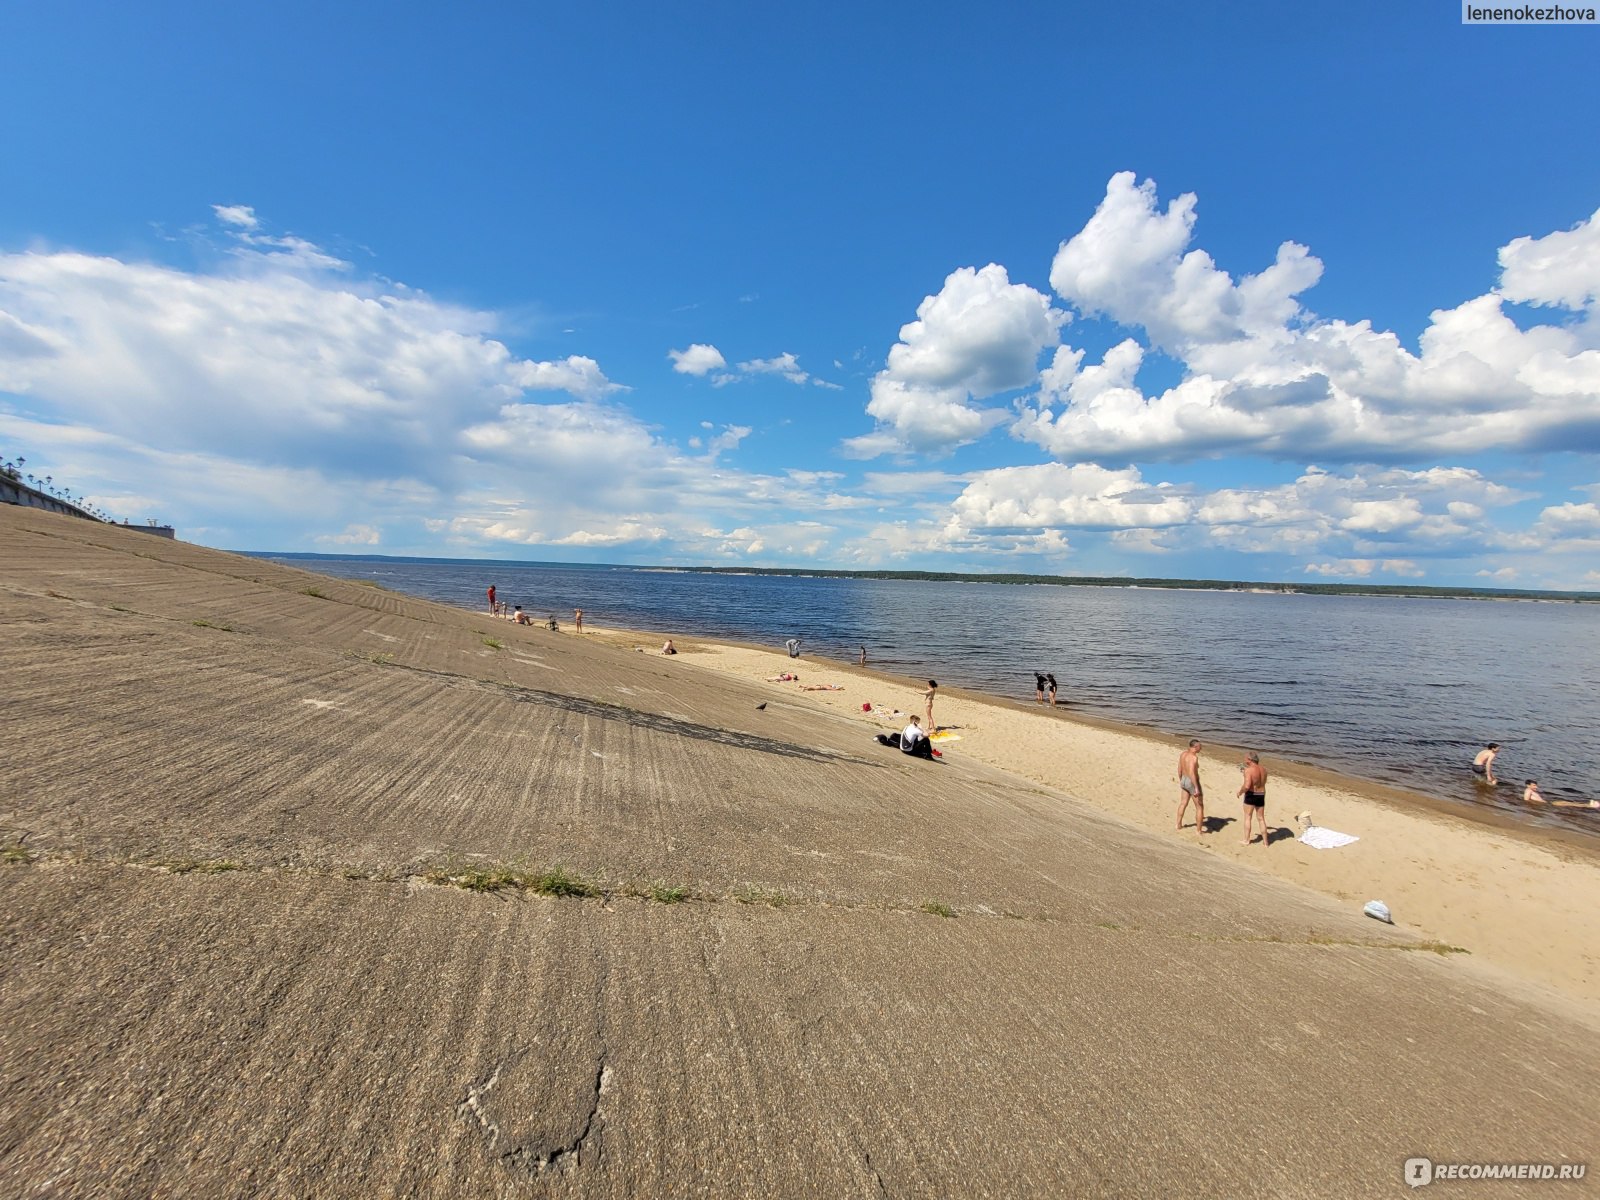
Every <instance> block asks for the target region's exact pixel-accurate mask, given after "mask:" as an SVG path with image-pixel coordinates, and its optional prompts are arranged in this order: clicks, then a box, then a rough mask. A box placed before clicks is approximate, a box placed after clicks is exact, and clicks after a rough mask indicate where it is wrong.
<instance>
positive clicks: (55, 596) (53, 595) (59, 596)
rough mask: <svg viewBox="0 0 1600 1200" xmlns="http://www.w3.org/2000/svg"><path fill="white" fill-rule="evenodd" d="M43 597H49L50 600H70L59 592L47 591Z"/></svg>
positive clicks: (69, 597)
mask: <svg viewBox="0 0 1600 1200" xmlns="http://www.w3.org/2000/svg"><path fill="white" fill-rule="evenodd" d="M45 595H46V596H49V597H50V599H52V600H71V599H72V597H71V596H63V595H62V594H61V593H60V592H50V591H47V592H45Z"/></svg>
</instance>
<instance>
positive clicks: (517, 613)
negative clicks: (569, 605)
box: [486, 583, 583, 633]
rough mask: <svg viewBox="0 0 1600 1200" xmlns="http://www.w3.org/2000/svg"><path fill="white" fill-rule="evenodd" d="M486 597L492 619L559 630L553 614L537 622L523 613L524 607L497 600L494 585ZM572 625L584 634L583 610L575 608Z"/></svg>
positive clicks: (491, 585) (490, 587)
mask: <svg viewBox="0 0 1600 1200" xmlns="http://www.w3.org/2000/svg"><path fill="white" fill-rule="evenodd" d="M486 595H487V596H488V597H489V615H490V616H491V617H499V618H500V619H501V620H503V621H514V622H515V623H516V624H518V625H543V626H544V627H545V628H546V629H557V628H559V625H558V624H557V622H556V616H555V614H554V613H551V614H550V615H549V616H548V617H546V618H545V619H544V620H543V621H535V620H534V619H533V618H532V617H530V616H529V615H528V614H527V613H525V612H523V611H522V605H520V604H511V603H510V602H508V601H505V600H498V599H496V598H495V586H494V584H492V583H491V584H490V585H489V588H488V591H487V593H486ZM572 624H573V625H574V627H576V629H577V631H578V632H579V633H582V632H583V609H581V608H575V609H573V610H572Z"/></svg>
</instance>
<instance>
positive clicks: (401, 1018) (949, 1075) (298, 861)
mask: <svg viewBox="0 0 1600 1200" xmlns="http://www.w3.org/2000/svg"><path fill="white" fill-rule="evenodd" d="M0 563H3V564H4V566H3V568H0V679H3V680H4V682H5V699H4V705H3V709H0V825H4V826H5V831H4V833H3V835H0V836H3V837H4V839H5V841H6V842H7V844H8V851H7V853H6V855H5V858H6V860H7V861H6V862H4V863H0V930H3V932H0V938H3V948H4V954H5V971H4V974H3V977H0V1084H3V1086H0V1194H3V1195H6V1196H13V1195H15V1196H34V1195H37V1196H45V1195H51V1196H56V1195H65V1196H73V1195H82V1196H89V1195H95V1196H100V1195H125V1196H145V1195H263V1196H286V1197H287V1196H295V1197H302V1196H319V1195H342V1196H354V1195H363V1196H364V1195H408V1196H409V1195H418V1196H445V1195H450V1196H457V1195H498V1196H561V1195H584V1196H640V1195H650V1196H668V1195H671V1196H677V1195H707V1196H745V1195H775V1196H790V1195H794V1196H810V1195H816V1196H824V1195H826V1196H857V1195H859V1196H885V1195H886V1196H929V1195H967V1196H1018V1195H1039V1196H1056V1195H1074V1194H1079V1195H1083V1194H1096V1195H1130V1196H1132V1195H1140V1196H1143V1195H1151V1194H1166V1195H1245V1194H1270V1195H1283V1196H1302V1195H1303V1196H1326V1195H1395V1194H1399V1193H1400V1192H1401V1191H1402V1185H1401V1164H1402V1163H1403V1161H1404V1160H1405V1159H1406V1158H1408V1157H1409V1156H1411V1155H1414V1154H1428V1155H1431V1156H1432V1157H1434V1158H1436V1159H1440V1160H1447V1159H1467V1160H1504V1159H1511V1160H1516V1161H1551V1162H1558V1163H1559V1162H1563V1161H1572V1160H1576V1161H1584V1160H1586V1159H1588V1158H1589V1157H1590V1156H1591V1153H1592V1147H1594V1146H1595V1145H1596V1140H1597V1139H1596V1133H1597V1132H1600V1121H1597V1118H1596V1117H1595V1115H1594V1111H1593V1097H1594V1090H1595V1084H1596V1081H1597V1080H1600V1051H1597V1050H1596V1049H1595V1045H1596V1041H1595V1038H1594V1036H1593V1033H1594V1030H1593V1028H1592V1027H1584V1026H1582V1025H1575V1024H1573V1023H1572V1018H1571V1015H1570V1014H1569V1013H1567V1012H1566V1011H1564V1010H1561V1009H1559V1008H1556V1007H1549V1006H1546V1005H1545V1004H1544V1002H1542V1001H1540V1000H1538V999H1537V998H1535V997H1531V996H1530V995H1524V994H1522V993H1520V992H1514V991H1511V990H1505V989H1502V988H1500V987H1499V986H1497V985H1496V984H1494V982H1493V981H1492V980H1490V979H1488V977H1486V976H1483V975H1481V974H1480V973H1478V972H1477V971H1476V970H1475V969H1474V968H1473V965H1472V964H1471V963H1470V962H1469V961H1466V960H1464V959H1462V958H1461V957H1460V956H1451V955H1443V956H1441V955H1437V954H1434V953H1431V952H1429V951H1427V950H1425V949H1418V948H1417V946H1416V943H1414V942H1413V941H1411V940H1410V939H1408V938H1406V937H1405V936H1403V935H1401V934H1399V933H1395V932H1392V931H1388V930H1386V929H1384V928H1383V927H1381V926H1378V925H1376V924H1375V923H1373V922H1370V921H1364V920H1362V919H1361V918H1359V917H1356V916H1353V915H1351V914H1350V913H1349V912H1347V911H1342V910H1340V909H1338V908H1336V907H1334V906H1333V905H1331V904H1328V903H1324V902H1323V901H1322V900H1320V899H1319V898H1317V897H1315V896H1312V895H1311V894H1309V893H1306V892H1303V891H1300V890H1298V889H1295V888H1293V887H1290V886H1287V885H1284V884H1281V883H1278V882H1275V881H1272V880H1269V879H1265V878H1263V877H1260V876H1257V875H1255V874H1253V873H1249V872H1246V871H1243V870H1241V869H1239V868H1238V867H1236V866H1235V865H1233V864H1230V863H1228V862H1225V861H1218V860H1216V859H1214V858H1211V857H1208V856H1204V855H1198V854H1195V853H1192V852H1191V851H1190V849H1189V848H1188V847H1185V846H1177V845H1173V844H1170V843H1168V842H1165V841H1162V840H1159V839H1157V838H1153V837H1150V836H1148V835H1146V834H1143V833H1141V832H1139V831H1137V830H1133V829H1130V828H1129V827H1127V826H1126V825H1123V824H1120V823H1118V822H1116V821H1114V820H1111V819H1109V818H1106V817H1104V816H1100V815H1097V814H1095V813H1094V812H1092V811H1091V810H1089V809H1088V808H1086V807H1084V806H1083V805H1081V804H1079V803H1077V802H1075V801H1074V800H1072V799H1071V798H1070V797H1066V796H1062V795H1059V794H1055V793H1051V792H1049V791H1047V790H1044V789H1041V788H1039V787H1038V786H1036V785H1032V784H1026V783H1022V782H1019V781H1017V780H1014V779H1011V778H1009V777H1007V776H1005V775H1003V774H1001V773H999V772H996V771H993V770H989V769H985V768H980V767H977V766H975V765H972V764H969V763H963V762H962V761H961V759H960V756H959V753H958V751H959V745H957V746H953V747H952V749H951V752H950V753H949V754H948V755H947V757H946V761H945V762H944V763H943V764H940V765H931V764H925V763H920V762H913V761H911V760H909V759H905V758H904V757H902V756H900V755H898V754H895V753H892V752H890V751H886V750H881V749H879V748H878V747H876V746H874V745H871V744H869V743H868V742H867V740H866V738H865V737H864V736H863V735H862V733H861V731H860V728H859V727H858V726H855V725H852V724H850V723H848V722H846V721H844V720H842V719H841V718H839V717H838V716H837V715H836V714H830V713H827V712H820V711H813V710H809V709H807V708H802V707H798V706H796V707H789V706H788V705H786V703H785V702H784V701H782V700H771V702H770V703H768V705H767V707H766V708H765V709H764V710H758V709H757V708H756V704H757V703H758V702H759V701H760V700H763V699H769V696H768V695H766V694H762V695H757V694H754V693H752V692H751V691H750V690H749V689H748V686H747V685H743V684H740V683H739V682H738V681H736V680H726V679H720V678H717V677H715V676H713V675H710V674H709V673H707V672H704V671H700V670H695V669H694V668H693V667H691V666H689V665H687V664H682V663H678V662H674V661H672V660H668V659H663V658H660V657H658V656H654V655H645V654H639V653H636V652H630V651H626V650H620V649H616V648H613V647H606V646H597V645H592V644H589V643H587V642H585V641H583V640H581V639H579V638H577V637H574V636H572V635H571V634H568V633H559V634H558V633H550V632H547V631H545V630H542V629H525V628H516V627H513V626H511V625H509V624H507V623H505V622H495V621H491V620H489V619H488V618H487V617H484V616H475V615H473V614H469V613H464V612H458V611H454V610H451V609H447V608H444V607H441V606H439V605H434V604H429V603H425V602H422V601H417V600H412V599H409V598H407V597H403V596H398V595H395V594H393V593H389V592H385V591H382V590H379V589H375V588H369V587H362V586H359V585H356V584H353V583H347V582H341V581H336V580H328V579H324V578H319V577H316V576H313V575H310V574H307V573H304V572H300V571H296V570H292V569H289V568H284V567H279V566H276V565H273V564H269V563H263V562H257V561H253V560H248V559H243V558H238V557H235V556H231V555H226V554H221V553H218V552H213V551H206V550H202V549H199V548H196V547H192V546H186V545H183V544H181V543H179V544H168V543H161V542H155V541H154V540H153V539H150V538H147V537H142V536H140V535H139V534H137V533H133V532H129V531H121V530H118V529H116V528H115V527H95V526H89V525H87V524H85V523H83V522H77V521H71V520H68V519H66V518H61V517H54V516H51V515H49V514H41V513H32V512H27V511H22V510H10V511H0ZM23 832H26V833H27V835H28V836H27V837H26V839H25V840H22V841H21V845H20V846H19V845H18V844H17V843H18V841H19V838H20V837H21V834H22V833H23ZM557 865H560V866H561V867H563V868H565V871H566V872H567V876H568V881H569V887H570V885H571V884H572V883H574V882H575V883H576V884H578V885H580V887H579V890H582V886H585V885H586V886H588V887H590V888H592V889H593V890H595V891H596V892H597V894H593V895H588V896H581V895H580V896H573V895H567V896H550V895H544V894H540V893H539V892H537V891H536V890H534V889H533V888H531V887H529V886H521V885H525V884H528V883H529V882H530V881H532V880H534V879H535V877H537V876H539V875H541V874H542V873H545V872H547V870H548V869H549V868H552V867H555V866H557ZM501 867H503V868H505V871H504V874H503V876H502V877H501V880H500V881H501V882H506V883H508V884H510V885H511V886H506V887H503V888H501V889H500V890H497V891H493V892H484V893H480V892H474V891H470V890H467V889H466V888H464V887H463V886H460V884H463V883H470V882H473V881H474V880H477V881H478V882H480V883H482V884H485V885H487V884H490V883H493V882H494V880H493V878H492V876H493V873H494V871H495V869H497V868H501ZM474 870H476V872H477V874H476V875H475V874H474ZM452 879H454V880H456V881H457V882H456V883H451V882H450V880H452ZM558 882H559V881H558ZM544 884H545V886H547V887H549V886H552V883H551V881H550V880H549V878H548V877H547V878H546V879H545V880H544ZM679 889H682V893H683V896H684V897H685V898H683V899H681V900H680V901H679V902H676V903H673V902H670V901H672V900H673V899H674V898H675V897H676V896H677V894H678V890H679ZM557 890H560V888H559V887H557ZM944 912H949V913H950V914H952V915H950V916H945V915H942V914H943V913H944ZM1553 1003H1554V1002H1551V1004H1553ZM1440 1186H1441V1185H1436V1187H1435V1189H1434V1191H1439V1190H1440ZM1516 1186H1517V1185H1476V1187H1477V1190H1474V1191H1473V1194H1474V1195H1488V1194H1495V1195H1504V1194H1514V1192H1515V1189H1516ZM1522 1186H1525V1187H1526V1188H1527V1189H1528V1194H1543V1195H1554V1194H1557V1192H1558V1191H1559V1192H1562V1193H1563V1194H1565V1192H1566V1190H1567V1189H1559V1188H1558V1189H1556V1190H1552V1188H1553V1186H1554V1185H1548V1184H1527V1185H1522Z"/></svg>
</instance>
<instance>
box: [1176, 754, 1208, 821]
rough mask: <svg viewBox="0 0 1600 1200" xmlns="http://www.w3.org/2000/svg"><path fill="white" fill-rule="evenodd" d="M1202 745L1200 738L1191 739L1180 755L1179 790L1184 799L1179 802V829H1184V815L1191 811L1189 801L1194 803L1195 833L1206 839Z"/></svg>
mask: <svg viewBox="0 0 1600 1200" xmlns="http://www.w3.org/2000/svg"><path fill="white" fill-rule="evenodd" d="M1202 749H1203V747H1202V746H1201V745H1200V739H1199V738H1190V739H1189V747H1188V749H1186V750H1185V751H1184V752H1183V753H1182V754H1180V755H1178V788H1179V790H1180V791H1181V792H1182V794H1183V798H1182V799H1181V800H1179V801H1178V828H1179V829H1180V830H1181V829H1182V828H1183V814H1184V813H1185V812H1187V811H1188V809H1189V801H1191V800H1193V801H1194V828H1195V833H1197V834H1198V835H1199V836H1201V837H1204V836H1205V832H1206V794H1205V792H1204V791H1203V790H1202V789H1201V787H1200V751H1201V750H1202Z"/></svg>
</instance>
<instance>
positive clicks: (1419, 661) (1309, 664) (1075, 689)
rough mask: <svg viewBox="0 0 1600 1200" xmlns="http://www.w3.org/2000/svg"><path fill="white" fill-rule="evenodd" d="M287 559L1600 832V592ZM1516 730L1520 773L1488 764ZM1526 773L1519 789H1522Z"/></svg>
mask: <svg viewBox="0 0 1600 1200" xmlns="http://www.w3.org/2000/svg"><path fill="white" fill-rule="evenodd" d="M279 561H283V562H287V563H291V564H293V565H296V566H303V567H309V568H310V569H312V570H317V571H323V572H326V573H327V574H330V575H339V576H344V577H348V578H355V579H371V580H373V581H374V582H376V583H379V584H381V585H383V586H385V587H388V588H392V589H394V590H396V591H400V592H406V593H409V594H411V595H416V596H421V597H425V598H427V599H430V600H439V601H443V602H445V603H448V604H454V605H459V606H461V607H464V608H475V609H479V610H482V609H484V607H485V602H484V589H485V588H486V587H487V586H488V585H489V584H491V583H493V584H495V585H496V586H497V588H498V596H499V598H500V599H502V600H505V601H507V602H509V603H511V604H521V605H522V606H523V607H524V608H525V609H526V610H527V611H528V612H529V613H531V614H532V615H533V616H534V617H535V618H539V619H542V618H544V617H545V616H547V615H550V614H554V615H556V616H557V617H558V618H559V619H560V620H561V622H562V625H563V627H566V626H567V624H568V623H569V621H570V620H571V617H572V611H573V609H574V608H579V607H581V608H582V609H584V613H585V617H586V619H588V620H592V621H593V622H594V623H595V624H597V625H608V626H619V627H622V628H628V629H639V630H650V631H654V632H659V633H662V634H671V635H678V636H685V635H697V636H702V637H710V638H726V639H731V640H738V641H745V642H754V643H758V644H764V645H769V646H772V647H774V648H781V646H782V644H783V642H784V640H785V639H787V638H790V637H799V638H802V639H803V640H804V652H805V653H807V654H815V655H818V656H823V657H827V658H833V659H839V660H845V661H851V662H853V661H854V660H855V658H856V655H857V653H858V647H860V646H863V645H864V646H866V648H867V654H868V659H869V662H870V663H871V665H872V666H873V667H875V668H878V669H880V670H886V671H890V672H895V673H899V674H904V675H908V676H913V677H917V678H928V677H930V676H931V677H934V678H937V679H938V680H939V682H940V684H941V686H956V687H961V688H969V689H973V690H976V691H982V692H987V693H990V694H993V695H995V696H1002V697H1011V698H1014V699H1018V700H1024V701H1031V700H1032V698H1033V676H1034V672H1035V671H1049V672H1053V673H1054V674H1055V676H1056V679H1057V681H1058V682H1059V684H1060V693H1059V698H1060V701H1061V703H1063V704H1064V705H1067V706H1068V708H1069V710H1071V711H1079V712H1083V713H1087V714H1092V715H1095V716H1101V717H1106V718H1110V719H1112V720H1116V721H1121V722H1124V723H1127V724H1132V725H1142V726H1147V727H1150V728H1152V729H1155V730H1159V731H1162V732H1164V733H1168V734H1171V735H1173V736H1175V737H1182V736H1195V737H1199V738H1202V739H1204V740H1207V741H1220V742H1227V743H1229V744H1232V745H1244V746H1251V747H1254V748H1256V749H1258V750H1260V751H1261V753H1262V756H1263V758H1264V759H1270V757H1271V756H1281V757H1284V758H1288V759H1293V760H1296V761H1299V762H1305V763H1311V764H1314V765H1316V766H1321V767H1326V768H1328V769H1330V770H1335V771H1338V772H1340V773H1342V774H1346V775H1355V776H1359V777H1361V778H1365V779H1369V780H1373V781H1376V782H1379V783H1387V784H1392V785H1395V786H1398V787H1402V788H1406V789H1409V790H1411V791H1416V792H1421V793H1424V794H1427V795H1431V796H1436V797H1440V798H1443V799H1447V800H1453V801H1458V802H1460V803H1463V804H1490V805H1494V806H1497V807H1502V808H1506V809H1509V810H1513V811H1517V812H1519V813H1521V814H1522V815H1523V816H1524V817H1525V818H1526V819H1528V820H1531V821H1537V822H1554V823H1558V824H1561V825H1563V826H1565V827H1568V828H1577V829H1584V830H1587V831H1590V832H1594V833H1596V834H1600V812H1593V813H1585V812H1576V811H1572V810H1539V811H1534V812H1530V811H1527V810H1526V809H1525V808H1524V806H1523V805H1522V804H1521V802H1520V797H1521V793H1522V783H1523V781H1524V780H1525V779H1527V778H1537V779H1538V780H1539V782H1540V786H1541V788H1542V789H1543V791H1544V793H1545V795H1546V796H1547V797H1548V798H1550V799H1569V800H1588V799H1590V798H1591V797H1597V796H1600V687H1597V686H1596V683H1597V681H1600V604H1573V603H1567V602H1530V601H1488V600H1433V599H1402V598H1396V597H1365V596H1307V595H1284V594H1279V593H1265V592H1262V593H1257V592H1210V591H1187V590H1170V589H1147V588H1107V587H1065V586H1054V585H1018V584H999V583H958V582H952V581H927V582H924V581H907V580H868V579H824V578H807V577H792V576H766V575H708V574H699V573H694V572H685V571H672V570H660V569H650V568H637V567H596V566H568V565H560V564H534V563H503V562H481V561H460V560H447V559H362V558H332V559H328V558H317V559H312V560H307V559H306V558H301V557H298V556H293V557H291V556H284V557H282V558H281V559H279ZM1490 741H1495V742H1499V743H1500V745H1501V747H1502V751H1501V755H1500V758H1499V761H1498V773H1499V774H1500V777H1501V779H1502V783H1501V786H1500V787H1499V789H1497V790H1495V791H1493V792H1491V791H1490V790H1489V789H1485V788H1482V787H1479V786H1477V785H1476V784H1475V783H1474V782H1473V780H1472V778H1471V777H1470V774H1469V771H1468V764H1470V762H1471V761H1472V757H1473V755H1474V754H1475V753H1476V752H1477V751H1478V750H1479V749H1480V748H1481V747H1482V745H1483V743H1485V742H1490ZM1513 784H1514V785H1515V786H1513Z"/></svg>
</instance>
